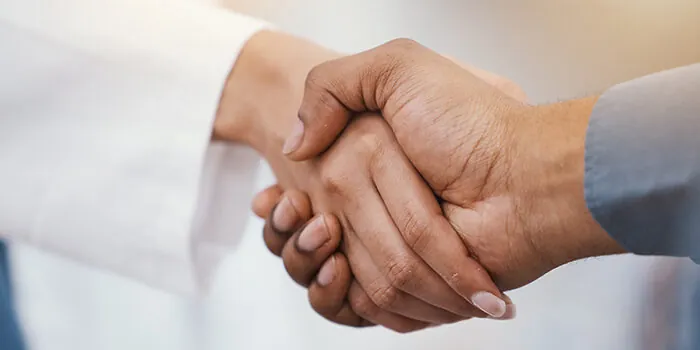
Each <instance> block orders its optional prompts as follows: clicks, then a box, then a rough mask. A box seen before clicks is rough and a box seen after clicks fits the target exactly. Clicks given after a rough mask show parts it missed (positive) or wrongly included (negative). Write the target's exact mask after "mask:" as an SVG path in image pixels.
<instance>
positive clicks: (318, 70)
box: [305, 63, 326, 88]
mask: <svg viewBox="0 0 700 350" xmlns="http://www.w3.org/2000/svg"><path fill="white" fill-rule="evenodd" d="M325 71H326V63H321V64H319V65H317V66H314V67H313V68H311V70H309V73H308V74H307V75H306V81H305V84H306V87H307V88H309V87H312V88H313V87H316V86H321V85H323V84H322V82H323V81H324V76H325V73H324V72H325Z"/></svg>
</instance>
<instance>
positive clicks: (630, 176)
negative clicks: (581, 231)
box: [584, 64, 700, 260]
mask: <svg viewBox="0 0 700 350" xmlns="http://www.w3.org/2000/svg"><path fill="white" fill-rule="evenodd" d="M699 96H700V64H696V65H692V66H687V67H682V68H678V69H674V70H670V71H666V72H661V73H657V74H653V75H650V76H647V77H643V78H639V79H636V80H633V81H630V82H627V83H623V84H620V85H617V86H615V87H613V88H611V89H609V90H608V91H606V92H605V93H604V94H603V95H602V96H601V97H600V98H599V100H598V102H597V104H596V106H595V108H594V109H593V113H592V115H591V118H590V123H589V126H588V131H587V137H586V150H585V163H586V165H585V183H584V184H585V196H586V201H587V203H588V207H589V209H590V211H591V213H592V214H593V217H594V218H595V219H596V220H597V221H598V223H600V225H601V226H602V227H603V228H604V229H605V230H606V231H607V232H608V233H609V234H610V235H611V236H612V237H613V238H614V239H616V240H617V241H618V242H619V243H620V244H621V245H622V246H623V247H624V248H626V249H627V250H628V251H631V252H633V253H637V254H646V255H671V256H682V257H694V258H695V259H696V260H697V258H699V257H700V234H698V228H700V215H698V214H697V213H698V208H700V153H699V152H698V150H700V137H698V132H700V129H699V128H698V126H699V125H700V98H699Z"/></svg>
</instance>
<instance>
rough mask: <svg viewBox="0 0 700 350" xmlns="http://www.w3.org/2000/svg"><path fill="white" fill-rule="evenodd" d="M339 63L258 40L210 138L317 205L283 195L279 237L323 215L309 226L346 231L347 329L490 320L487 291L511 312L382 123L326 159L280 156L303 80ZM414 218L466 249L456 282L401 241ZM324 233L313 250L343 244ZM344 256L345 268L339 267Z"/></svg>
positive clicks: (346, 140)
mask: <svg viewBox="0 0 700 350" xmlns="http://www.w3.org/2000/svg"><path fill="white" fill-rule="evenodd" d="M280 57H284V58H285V59H280ZM336 57H338V55H337V54H335V53H333V52H330V51H328V50H325V49H323V48H320V47H318V46H316V45H313V44H311V43H308V42H306V41H303V40H300V39H297V38H294V37H290V36H286V35H283V34H279V33H274V32H261V33H259V34H257V35H255V36H254V37H253V38H251V40H249V42H248V43H247V44H246V46H245V47H244V48H243V50H242V51H241V54H240V56H239V58H238V60H237V62H236V65H235V66H234V68H233V70H232V72H231V74H230V76H229V79H228V81H227V84H226V86H225V88H224V92H223V95H222V99H221V103H220V108H219V111H218V113H217V118H216V120H215V122H214V135H213V137H214V138H216V139H221V140H225V141H231V142H240V143H244V144H246V145H249V146H251V147H252V148H254V149H255V150H257V151H258V152H259V153H260V154H262V155H263V156H264V157H265V159H266V160H267V161H268V162H269V163H270V165H271V166H272V168H273V170H274V172H275V175H276V176H277V178H278V180H279V182H280V185H281V186H282V188H285V189H292V188H294V189H298V190H300V191H303V192H304V193H306V195H307V196H308V197H307V198H308V199H309V200H310V201H311V203H313V207H311V206H310V205H304V203H302V202H303V200H302V199H299V197H293V196H290V197H283V199H282V200H281V201H280V203H279V206H280V207H283V208H284V209H285V210H284V211H280V212H281V213H282V214H277V216H273V217H272V218H273V219H276V220H274V221H275V222H276V223H277V224H278V225H277V227H276V229H277V231H280V232H282V231H284V232H287V231H290V230H293V229H295V228H296V227H297V226H298V225H299V224H302V223H303V222H304V221H303V220H302V219H308V217H309V215H311V214H312V213H325V215H324V216H322V217H323V218H325V219H324V220H321V222H322V224H321V225H316V226H311V223H310V224H309V226H307V228H308V227H316V228H319V227H320V228H324V230H320V229H317V231H321V232H323V231H331V232H332V231H333V230H336V229H337V230H338V231H339V232H340V231H341V230H342V232H344V234H345V236H344V237H343V243H344V244H343V252H344V256H342V257H341V256H338V257H337V258H336V259H334V260H333V259H332V260H333V261H337V262H339V263H338V264H337V266H338V267H339V268H340V267H343V266H345V267H346V268H348V269H347V271H349V269H352V271H353V275H354V277H355V279H354V280H352V281H351V282H350V283H349V284H348V286H347V287H346V290H347V293H348V295H349V297H348V298H344V299H345V300H347V306H345V307H344V309H343V310H346V311H343V318H342V319H343V320H345V321H346V323H350V324H353V325H366V324H370V323H372V324H381V325H384V326H386V327H389V328H391V329H394V330H396V331H399V332H407V331H412V330H415V329H419V328H424V327H426V326H428V325H432V324H442V323H451V322H455V321H458V320H462V319H466V318H469V317H486V316H487V315H486V314H485V313H484V312H483V311H481V310H479V309H478V308H476V307H474V306H473V305H472V304H471V303H470V301H472V298H473V296H474V295H476V294H477V293H483V292H487V293H489V294H491V295H493V296H494V298H495V299H496V300H497V301H499V300H505V301H500V302H501V303H503V304H504V307H503V308H504V309H505V307H506V306H505V304H506V302H508V303H509V302H510V301H509V299H507V297H505V296H504V295H503V294H502V293H501V292H500V291H499V289H498V288H497V287H496V285H495V284H494V283H493V281H492V280H491V278H490V276H489V275H488V273H486V271H485V270H484V269H483V268H482V267H481V265H479V264H478V263H477V262H476V261H475V260H474V259H472V258H471V257H470V256H469V254H467V250H466V248H465V247H464V246H463V245H462V244H458V243H459V238H458V235H457V234H456V232H455V231H454V229H453V227H452V226H451V225H450V224H449V222H448V221H447V219H446V218H445V217H444V216H443V215H442V210H441V208H440V205H439V204H438V202H437V200H436V198H435V196H434V195H433V193H432V191H431V190H430V189H429V188H428V187H427V185H426V184H425V182H424V181H423V180H422V179H421V177H420V175H419V174H418V173H417V172H416V171H415V169H414V168H413V167H412V165H411V163H410V162H409V160H408V159H407V158H406V157H405V155H404V154H403V151H402V150H401V148H400V147H399V145H398V143H397V141H396V138H395V137H394V135H393V133H392V132H391V129H389V127H388V126H387V125H386V123H384V122H383V121H382V120H381V119H380V118H379V117H377V116H376V115H375V116H372V115H366V116H363V117H360V118H358V120H357V121H356V122H354V123H352V125H350V126H349V127H348V128H347V130H346V132H345V133H344V134H343V135H342V136H341V137H340V138H339V139H338V141H337V142H336V144H334V145H333V146H332V147H331V148H330V149H329V152H327V153H326V154H324V155H323V156H321V157H318V158H315V159H313V160H309V161H305V162H295V161H292V160H290V159H288V158H286V157H285V156H284V155H283V153H282V147H283V143H284V139H285V137H286V135H288V134H289V132H290V131H291V130H292V127H293V124H294V121H295V120H296V109H297V107H298V106H299V104H300V102H301V100H302V93H303V89H304V80H305V77H306V76H307V74H308V73H309V71H310V70H311V69H312V67H313V66H315V65H317V64H320V63H321V62H324V61H327V60H329V59H333V58H336ZM287 58H288V59H287ZM349 175H351V176H349ZM285 199H286V200H285ZM289 213H291V214H289ZM417 218H419V221H421V222H431V226H430V229H431V230H434V231H435V232H439V233H440V235H443V236H445V237H452V241H444V243H443V245H444V249H447V250H449V249H459V253H458V254H453V255H455V256H456V257H457V259H456V260H455V261H454V262H453V263H452V264H451V266H450V267H451V268H452V269H453V270H452V271H451V273H452V274H453V275H454V276H456V277H455V281H453V282H454V283H452V284H450V283H447V282H446V281H445V280H444V279H443V278H442V276H440V275H438V274H437V273H435V271H434V270H433V269H432V268H431V267H430V266H429V265H428V264H426V263H425V262H424V261H422V260H421V259H420V258H419V256H418V255H417V254H416V253H415V252H414V250H413V249H412V248H411V246H410V244H408V243H407V242H406V241H405V240H404V238H403V237H404V235H403V232H404V231H406V230H407V229H410V228H411V227H412V225H413V223H414V222H417V221H416V220H418V219H417ZM329 228H330V229H329ZM380 235H381V236H380ZM321 236H322V237H321V238H319V239H317V240H316V241H315V242H316V245H319V244H320V247H316V246H314V248H316V249H323V247H333V248H334V249H333V251H335V246H336V245H337V244H338V243H337V242H340V239H339V238H338V239H335V238H334V236H333V235H332V234H330V233H329V234H327V235H325V236H324V235H323V234H321ZM379 237H381V239H379ZM296 242H297V245H299V244H298V242H299V241H298V240H296ZM307 247H308V245H307ZM329 249H330V248H329ZM284 251H285V250H284V249H283V250H282V251H280V253H281V254H282V255H284ZM322 255H323V254H322ZM345 256H346V257H347V260H349V264H348V265H345V264H342V259H345ZM326 258H327V257H326ZM290 266H291V265H289V264H288V265H287V268H288V269H290ZM290 271H293V270H290ZM341 272H342V271H341ZM293 275H294V276H295V280H297V282H299V283H301V284H302V285H308V283H309V276H310V275H309V274H306V275H305V274H297V273H293ZM499 298H500V299H499ZM376 310H379V311H376ZM375 311H376V312H375ZM491 311H492V310H491ZM504 313H505V310H503V312H502V313H501V314H500V315H499V316H504ZM360 315H361V316H362V317H360ZM359 320H362V321H359Z"/></svg>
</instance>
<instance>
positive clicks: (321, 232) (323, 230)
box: [297, 216, 331, 253]
mask: <svg viewBox="0 0 700 350" xmlns="http://www.w3.org/2000/svg"><path fill="white" fill-rule="evenodd" d="M330 238H331V237H330V235H329V234H328V227H327V226H326V220H325V219H324V218H323V216H319V217H317V218H315V219H314V220H313V221H311V223H310V224H308V225H307V226H306V227H305V228H304V230H302V231H301V233H300V234H299V238H298V239H297V248H299V250H301V251H303V252H307V253H310V252H313V251H314V250H316V249H318V248H320V247H321V246H322V245H323V244H324V243H326V242H328V240H329V239H330Z"/></svg>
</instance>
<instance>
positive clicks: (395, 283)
mask: <svg viewBox="0 0 700 350" xmlns="http://www.w3.org/2000/svg"><path fill="white" fill-rule="evenodd" d="M415 267H416V266H415V263H414V262H413V261H411V260H410V259H407V258H397V259H392V261H391V262H390V263H389V266H388V268H387V270H386V271H387V273H386V277H387V279H388V280H389V283H390V284H391V286H392V287H394V288H396V289H400V290H405V289H406V288H407V287H409V285H410V284H411V283H412V282H413V277H414V275H413V274H414V271H415Z"/></svg>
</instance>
